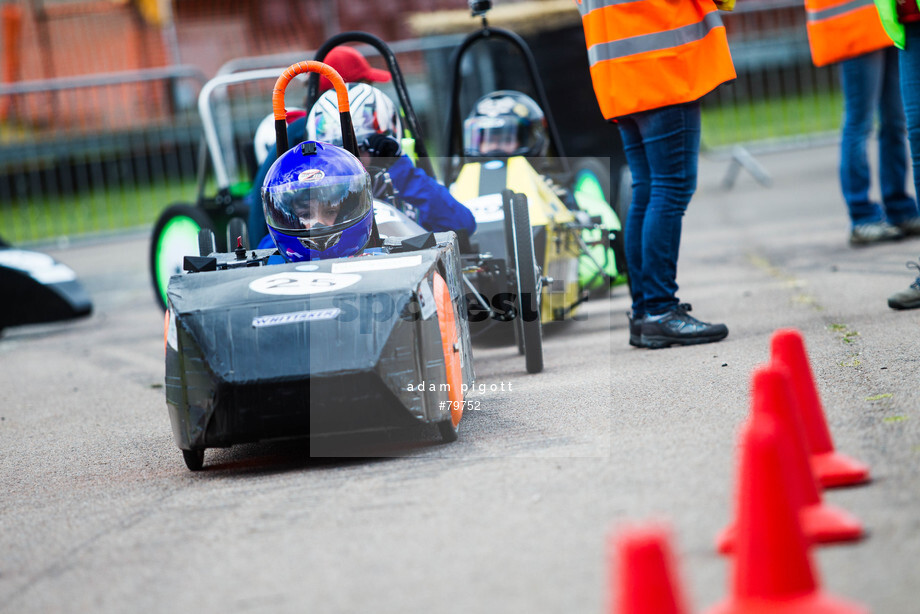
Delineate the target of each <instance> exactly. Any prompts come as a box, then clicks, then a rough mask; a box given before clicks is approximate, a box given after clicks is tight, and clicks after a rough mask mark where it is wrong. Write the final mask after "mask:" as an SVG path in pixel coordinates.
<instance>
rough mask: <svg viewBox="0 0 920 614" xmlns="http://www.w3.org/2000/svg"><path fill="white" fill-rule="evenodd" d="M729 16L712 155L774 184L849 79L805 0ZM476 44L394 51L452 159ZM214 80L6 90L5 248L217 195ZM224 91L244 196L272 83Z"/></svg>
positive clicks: (145, 223)
mask: <svg viewBox="0 0 920 614" xmlns="http://www.w3.org/2000/svg"><path fill="white" fill-rule="evenodd" d="M723 19H724V22H725V25H726V29H727V32H728V35H729V42H730V45H731V47H732V54H733V59H734V62H735V66H736V69H737V71H738V77H739V78H738V79H737V80H736V81H735V82H733V83H731V84H726V85H723V86H722V87H720V88H719V89H718V90H717V91H716V92H714V93H713V94H711V95H709V96H707V97H706V98H705V99H704V105H703V114H704V117H703V146H704V155H709V156H717V157H724V159H725V160H726V161H727V162H728V163H729V165H728V167H727V175H726V185H727V186H728V185H730V184H731V181H733V179H734V177H733V174H734V175H736V174H737V172H738V170H739V169H740V168H747V169H748V170H750V171H751V172H753V173H755V176H757V175H758V173H761V175H760V176H759V177H758V178H760V179H761V180H763V181H764V182H765V183H766V182H768V181H769V176H767V175H766V174H765V173H763V170H762V169H760V168H759V165H758V164H757V160H756V156H757V154H758V153H759V152H761V151H764V150H766V149H775V148H778V147H783V148H785V147H807V146H812V145H816V144H819V143H826V142H827V141H828V139H833V138H836V134H837V131H838V129H839V124H840V119H841V117H842V101H841V96H840V93H839V84H838V79H837V71H836V69H835V68H834V67H830V68H821V69H818V68H815V67H813V66H812V64H811V59H810V55H809V51H808V44H807V38H806V33H805V14H804V8H803V7H802V5H801V3H800V2H796V1H793V0H739V1H738V5H737V9H736V10H735V11H734V12H733V13H726V14H723ZM474 27H475V24H474V23H473V22H472V21H471V24H470V29H471V30H472V29H473V28H474ZM462 38H463V37H462V36H461V35H456V36H455V35H451V36H439V37H429V38H422V39H413V40H405V41H400V42H397V43H394V44H392V45H391V47H392V48H393V50H394V52H395V53H396V55H397V58H398V60H399V63H400V66H401V68H402V71H403V73H404V75H405V77H406V79H407V85H408V90H409V94H410V98H411V99H412V101H413V105H414V106H415V110H416V112H417V114H418V116H419V119H420V120H421V123H422V126H423V128H424V132H425V133H426V136H427V137H428V139H430V141H431V144H430V145H429V147H428V149H429V151H431V152H433V153H434V154H440V153H441V151H442V147H441V145H440V139H441V138H442V136H443V135H442V132H443V131H444V128H445V126H446V123H445V121H446V118H445V116H444V108H443V106H444V104H443V94H444V93H443V92H441V91H440V89H443V83H444V75H445V70H446V65H445V62H446V60H447V58H448V57H449V55H450V50H452V49H453V48H454V47H456V45H457V44H458V43H459V41H460V40H462ZM359 49H360V50H362V51H364V52H367V53H369V55H373V54H374V53H375V52H373V51H371V50H370V48H364V47H359ZM312 57H313V51H311V50H304V51H292V52H290V53H285V54H281V55H278V54H275V55H271V56H262V57H256V58H241V59H238V60H234V61H233V62H229V63H227V64H225V65H224V66H223V67H222V68H221V69H220V71H219V74H222V75H227V74H231V73H234V72H238V71H241V70H250V71H251V70H253V69H258V68H271V67H280V66H285V65H287V64H290V63H293V62H295V61H300V60H303V59H309V58H312ZM205 82H206V78H205V76H204V75H203V74H201V73H200V72H199V71H197V70H196V69H195V68H192V67H188V66H174V67H170V68H164V69H148V70H141V71H136V72H131V73H116V74H105V75H96V76H88V77H81V78H71V79H52V80H43V81H33V82H19V83H13V84H6V85H0V108H4V109H6V115H5V119H0V237H2V238H3V239H5V240H6V241H9V242H14V243H23V242H26V243H28V242H36V241H47V240H53V239H55V238H57V237H66V236H74V235H83V234H88V233H90V234H98V233H105V232H113V231H117V230H119V229H124V228H137V227H150V226H151V225H152V224H153V222H154V221H155V219H156V217H157V215H158V214H159V213H160V212H161V211H162V210H163V209H165V208H166V207H167V206H168V205H170V204H171V203H174V202H190V203H194V202H195V199H196V197H197V194H198V191H199V190H200V189H205V190H207V189H209V188H208V186H207V184H206V185H205V186H204V187H203V188H202V186H199V185H197V184H196V181H197V180H198V179H199V176H200V177H209V176H210V175H211V173H210V172H208V173H206V172H205V171H207V170H208V169H209V168H210V166H211V165H210V164H209V163H208V162H207V158H206V156H202V155H201V151H203V150H202V149H201V143H202V131H201V121H200V117H199V115H198V109H197V105H196V101H197V99H198V95H199V92H200V91H201V89H202V87H203V86H204V84H205ZM221 88H222V90H223V91H222V92H221V93H220V94H219V95H218V94H217V93H216V92H215V99H214V101H215V108H214V112H215V119H216V120H217V125H218V126H219V127H220V139H221V144H222V145H221V146H222V148H224V150H225V152H226V155H225V156H224V157H225V160H226V162H227V166H228V168H227V171H228V175H229V180H230V182H231V184H232V186H234V189H235V190H237V191H243V190H246V189H248V181H249V179H250V178H251V175H252V172H253V168H254V164H255V161H254V154H253V148H252V139H253V135H254V133H255V130H256V127H257V126H258V124H259V122H260V121H261V120H262V118H263V117H265V116H266V115H267V114H268V113H270V112H271V105H270V90H271V79H270V78H266V79H265V80H263V81H260V82H252V81H248V82H246V83H241V84H224V85H222V86H221ZM384 89H386V86H384ZM303 91H304V90H303V89H294V88H291V89H289V92H290V93H289V95H288V106H289V107H290V106H298V103H299V102H300V101H299V100H298V99H297V98H298V97H299V96H301V95H302V94H301V92H303ZM557 115H558V113H557ZM205 165H206V166H205ZM210 182H211V184H210V185H213V179H211V180H210Z"/></svg>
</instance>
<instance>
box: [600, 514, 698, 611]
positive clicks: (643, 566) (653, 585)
mask: <svg viewBox="0 0 920 614" xmlns="http://www.w3.org/2000/svg"><path fill="white" fill-rule="evenodd" d="M668 542H669V539H668V532H667V531H666V530H665V529H663V528H660V527H652V526H648V527H633V528H630V529H627V530H623V531H621V532H620V533H619V534H618V535H617V536H616V538H615V540H614V541H613V542H612V543H613V546H614V547H613V548H612V549H611V554H612V556H616V559H617V560H616V563H614V564H613V565H611V569H612V570H614V571H613V572H612V573H611V578H610V579H611V586H617V587H618V589H619V591H618V593H617V595H616V596H615V597H614V601H613V603H614V608H613V611H614V612H615V613H616V614H684V613H685V612H688V611H689V610H687V608H686V607H685V606H684V601H683V594H682V592H681V591H680V590H679V587H678V583H677V576H676V574H675V573H674V559H673V556H672V554H671V549H670V547H669V545H668Z"/></svg>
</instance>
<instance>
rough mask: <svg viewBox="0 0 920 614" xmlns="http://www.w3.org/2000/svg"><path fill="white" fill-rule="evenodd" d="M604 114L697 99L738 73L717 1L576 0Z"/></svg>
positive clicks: (624, 112)
mask: <svg viewBox="0 0 920 614" xmlns="http://www.w3.org/2000/svg"><path fill="white" fill-rule="evenodd" d="M575 2H576V4H578V10H579V11H580V12H581V21H582V25H583V26H584V30H585V44H586V45H587V47H588V63H589V64H590V67H591V80H592V82H593V83H594V93H595V95H596V96H597V102H598V104H599V105H600V107H601V112H602V113H603V115H604V117H605V118H607V119H613V118H616V117H622V116H623V115H630V114H632V113H637V112H639V111H647V110H649V109H657V108H660V107H666V106H669V105H673V104H680V103H683V102H691V101H693V100H698V99H700V98H701V97H702V96H704V95H705V94H708V93H709V92H711V91H712V90H714V89H715V88H716V87H718V86H719V85H720V84H721V83H725V82H726V81H730V80H732V79H734V78H735V76H736V75H735V67H734V65H733V64H732V58H731V53H730V52H729V50H728V39H727V38H726V36H725V26H724V25H723V24H722V18H721V17H720V16H719V12H718V9H716V5H715V3H714V2H713V1H712V0H631V1H630V0H575Z"/></svg>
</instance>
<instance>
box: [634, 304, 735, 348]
mask: <svg viewBox="0 0 920 614" xmlns="http://www.w3.org/2000/svg"><path fill="white" fill-rule="evenodd" d="M690 309H691V307H690V305H689V304H687V303H681V304H680V305H678V306H677V307H675V308H674V309H672V310H671V311H669V312H667V313H665V314H664V315H663V316H661V317H660V318H659V319H656V320H651V319H649V318H646V319H645V320H643V321H642V326H641V329H640V331H641V334H640V336H639V343H641V344H642V345H643V346H644V347H647V348H654V349H657V348H666V347H668V346H671V345H694V344H696V343H712V342H713V341H721V340H722V339H725V337H727V336H728V327H727V326H725V325H724V324H709V323H708V322H700V321H699V320H697V319H696V318H694V317H693V316H691V315H690V314H689V313H688V312H689V311H690Z"/></svg>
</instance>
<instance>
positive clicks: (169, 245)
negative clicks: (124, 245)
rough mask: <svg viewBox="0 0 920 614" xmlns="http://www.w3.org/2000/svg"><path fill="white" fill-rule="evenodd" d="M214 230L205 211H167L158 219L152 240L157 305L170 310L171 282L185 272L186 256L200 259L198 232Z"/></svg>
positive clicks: (184, 207) (176, 208)
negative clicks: (168, 301) (168, 302)
mask: <svg viewBox="0 0 920 614" xmlns="http://www.w3.org/2000/svg"><path fill="white" fill-rule="evenodd" d="M202 228H208V229H211V230H213V229H214V222H212V221H211V218H210V217H209V216H208V214H207V213H205V212H204V210H202V209H199V208H198V207H193V206H191V205H185V204H178V205H171V206H169V207H167V208H166V209H165V210H164V211H163V213H161V214H160V217H159V218H158V219H157V222H156V224H155V225H154V227H153V234H152V235H151V238H150V277H151V281H152V283H153V291H154V294H155V295H156V300H157V303H159V305H160V307H161V308H163V309H166V287H167V286H168V285H169V278H170V277H172V276H173V275H176V274H177V273H181V272H182V260H183V259H184V258H185V256H196V255H198V232H199V231H200V230H201V229H202Z"/></svg>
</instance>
